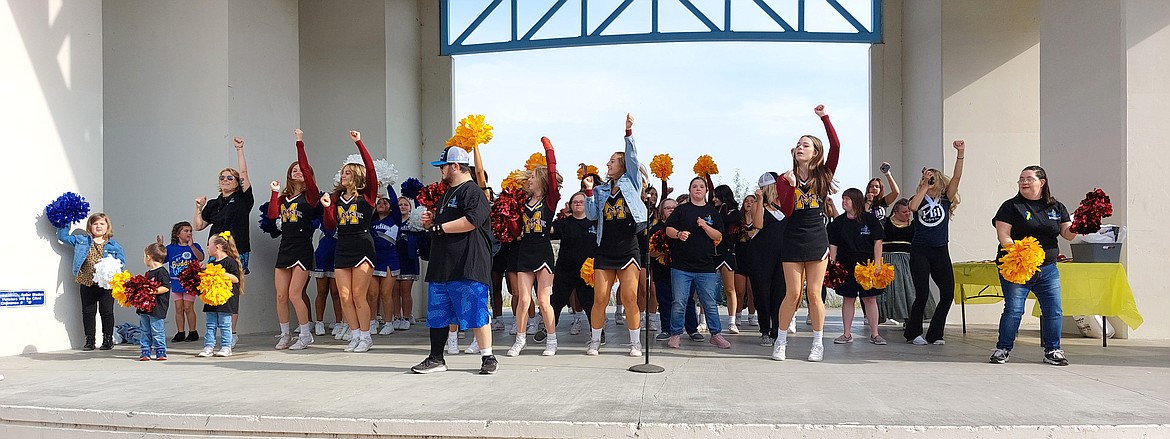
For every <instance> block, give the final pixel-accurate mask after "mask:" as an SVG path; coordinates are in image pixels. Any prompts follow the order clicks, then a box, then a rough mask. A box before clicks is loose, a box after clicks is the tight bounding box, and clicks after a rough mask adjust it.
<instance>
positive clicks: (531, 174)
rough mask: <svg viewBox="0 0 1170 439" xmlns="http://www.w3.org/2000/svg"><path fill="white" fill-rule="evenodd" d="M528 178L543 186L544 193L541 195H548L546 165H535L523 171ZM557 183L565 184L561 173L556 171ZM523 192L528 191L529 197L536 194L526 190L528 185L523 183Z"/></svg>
mask: <svg viewBox="0 0 1170 439" xmlns="http://www.w3.org/2000/svg"><path fill="white" fill-rule="evenodd" d="M525 174H526V176H527V178H528V179H529V180H532V179H535V180H536V182H537V185H538V186H540V187H542V188H544V193H543V194H541V195H548V189H549V188H548V166H537V167H535V168H532V170H531V171H528V172H526V173H525ZM556 179H557V185H558V186H559V185H563V184H565V179H564V178H563V177H561V173H560V172H558V173H556ZM524 192H528V196H529V197H534V196H536V194H534V193H532V191H530V190H528V185H524Z"/></svg>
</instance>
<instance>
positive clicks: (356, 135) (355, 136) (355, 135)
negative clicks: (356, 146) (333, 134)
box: [349, 130, 362, 142]
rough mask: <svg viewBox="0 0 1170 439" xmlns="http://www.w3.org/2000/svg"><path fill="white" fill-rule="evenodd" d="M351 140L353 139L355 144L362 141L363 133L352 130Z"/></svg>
mask: <svg viewBox="0 0 1170 439" xmlns="http://www.w3.org/2000/svg"><path fill="white" fill-rule="evenodd" d="M349 138H351V139H353V141H354V142H357V141H360V140H362V133H361V132H360V131H353V130H350V132H349Z"/></svg>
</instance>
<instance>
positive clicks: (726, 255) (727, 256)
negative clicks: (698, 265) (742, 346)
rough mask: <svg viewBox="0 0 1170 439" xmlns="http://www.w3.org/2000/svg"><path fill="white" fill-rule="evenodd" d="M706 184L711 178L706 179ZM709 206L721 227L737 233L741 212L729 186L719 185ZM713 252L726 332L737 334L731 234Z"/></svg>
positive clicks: (733, 242) (736, 298)
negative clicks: (721, 218) (716, 258)
mask: <svg viewBox="0 0 1170 439" xmlns="http://www.w3.org/2000/svg"><path fill="white" fill-rule="evenodd" d="M707 180H708V182H710V180H711V178H710V177H707ZM712 194H713V196H712V197H711V204H712V205H714V206H715V209H716V210H718V211H719V215H721V216H722V217H723V225H724V227H727V228H728V231H729V232H731V231H734V232H736V233H738V232H739V224H740V223H742V222H743V212H740V210H739V203H738V202H737V201H735V194H734V193H732V192H731V186H728V185H725V184H723V185H719V186H716V187H715V190H714V191H712ZM715 251H716V252H717V254H718V255H719V260H718V261H717V262H716V263H717V264H718V265H719V266H718V268H719V276H720V279H721V280H722V281H723V296H724V298H725V300H726V301H727V317H728V323H727V332H728V333H731V334H739V326H738V325H737V323H738V322H736V319H735V317H736V315H737V314H738V313H739V295H738V294H737V293H736V290H735V271H736V270H738V267H739V266H738V264H736V260H735V240H734V239H731V233H728V236H726V237H724V239H723V240H722V241H720V242H719V245H718V246H716V247H715Z"/></svg>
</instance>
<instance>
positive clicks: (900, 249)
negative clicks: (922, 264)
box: [882, 217, 914, 254]
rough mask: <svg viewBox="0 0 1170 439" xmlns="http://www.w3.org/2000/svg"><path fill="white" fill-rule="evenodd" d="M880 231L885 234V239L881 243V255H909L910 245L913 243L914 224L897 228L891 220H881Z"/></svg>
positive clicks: (888, 218) (887, 218)
mask: <svg viewBox="0 0 1170 439" xmlns="http://www.w3.org/2000/svg"><path fill="white" fill-rule="evenodd" d="M882 229H884V230H885V232H886V239H885V240H883V241H882V252H883V253H907V254H909V253H910V243H911V242H914V224H907V225H906V227H898V226H897V225H895V224H894V221H893V218H890V217H886V219H885V220H882Z"/></svg>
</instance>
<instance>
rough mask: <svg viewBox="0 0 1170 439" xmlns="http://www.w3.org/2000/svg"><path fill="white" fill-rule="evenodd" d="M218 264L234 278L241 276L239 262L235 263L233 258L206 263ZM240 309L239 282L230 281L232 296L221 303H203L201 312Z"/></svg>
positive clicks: (234, 311)
mask: <svg viewBox="0 0 1170 439" xmlns="http://www.w3.org/2000/svg"><path fill="white" fill-rule="evenodd" d="M211 264H218V265H219V266H221V267H223V271H226V272H227V273H229V274H234V275H235V276H236V278H241V276H242V274H240V264H238V263H236V260H235V259H233V258H223V259H221V260H218V261H214V262H208V263H207V265H211ZM239 310H240V283H239V282H234V283H232V297H231V298H229V299H228V300H227V302H224V303H223V304H222V305H208V304H206V303H204V304H203V312H226V313H232V314H235V313H237V312H239Z"/></svg>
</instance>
